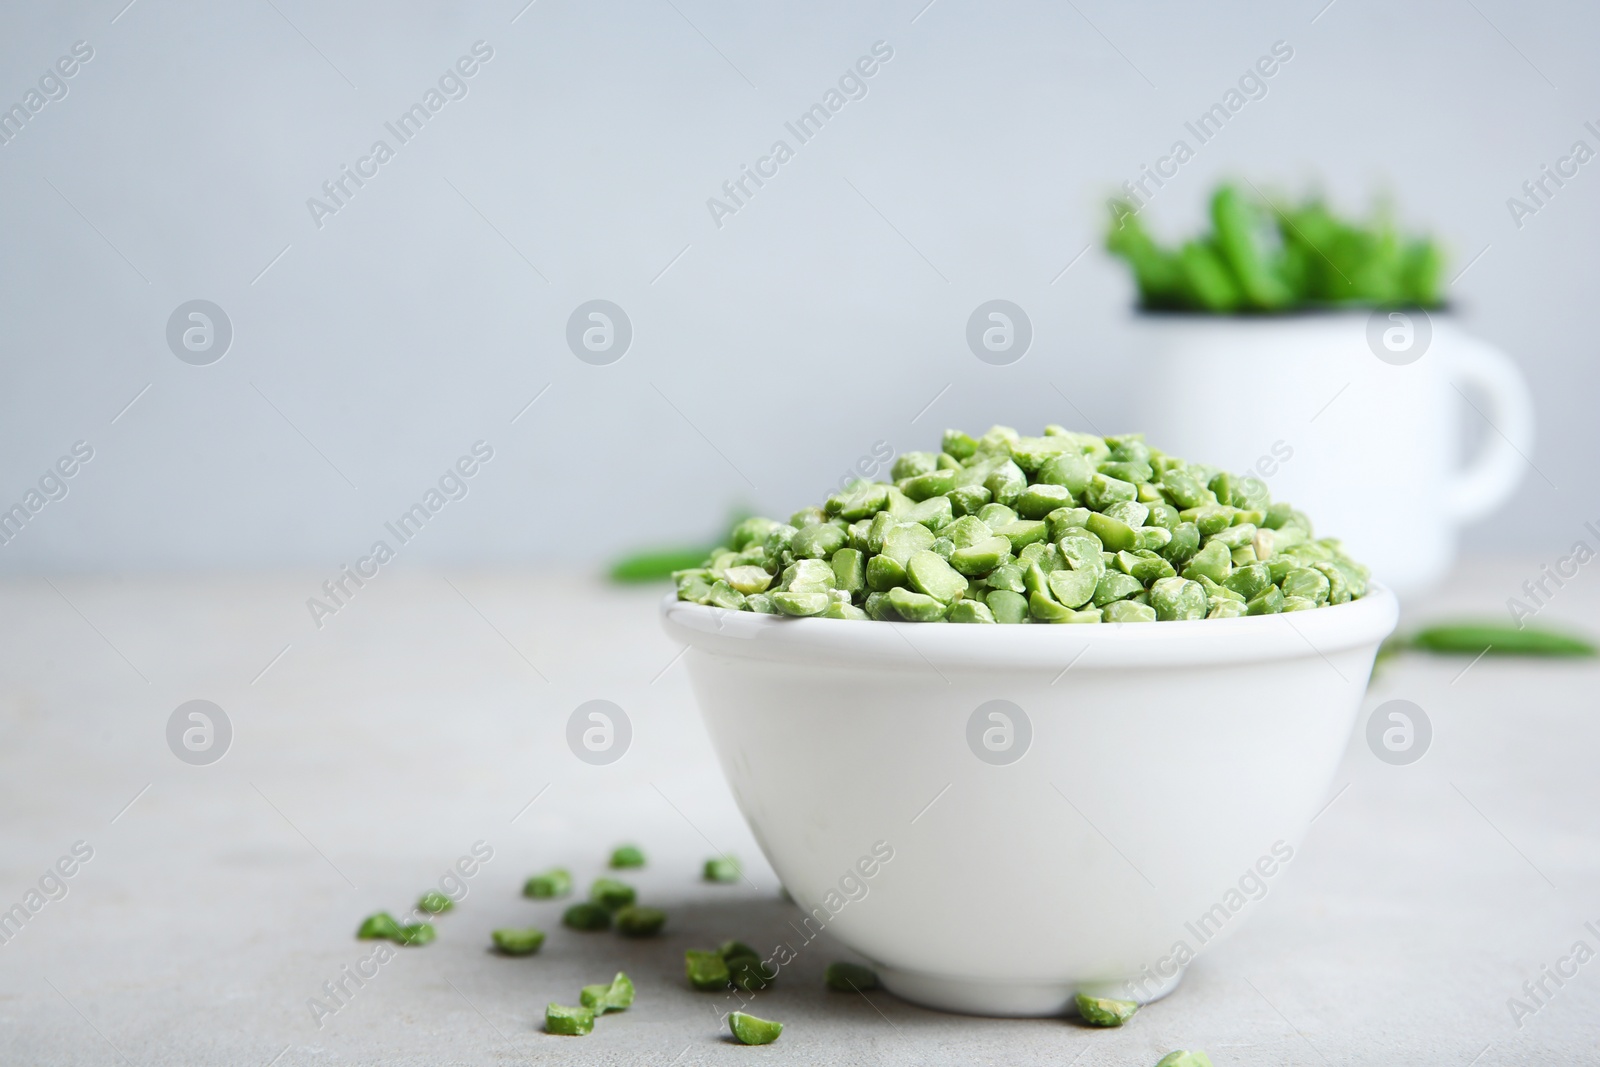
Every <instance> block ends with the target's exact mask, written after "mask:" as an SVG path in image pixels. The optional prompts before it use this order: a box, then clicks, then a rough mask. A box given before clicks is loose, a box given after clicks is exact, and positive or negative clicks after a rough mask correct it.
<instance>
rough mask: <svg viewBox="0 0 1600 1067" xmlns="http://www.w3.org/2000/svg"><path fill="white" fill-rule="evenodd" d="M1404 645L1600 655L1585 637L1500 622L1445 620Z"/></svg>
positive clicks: (1447, 650)
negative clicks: (1455, 621)
mask: <svg viewBox="0 0 1600 1067" xmlns="http://www.w3.org/2000/svg"><path fill="white" fill-rule="evenodd" d="M1403 647H1406V648H1415V649H1420V650H1422V651H1424V652H1437V653H1441V654H1444V655H1460V656H1476V655H1479V654H1480V653H1482V652H1483V651H1485V650H1486V649H1487V650H1488V652H1489V654H1490V655H1502V656H1577V657H1591V656H1595V655H1600V649H1596V648H1595V646H1594V645H1593V644H1591V643H1590V642H1589V641H1587V640H1585V639H1584V638H1582V637H1578V636H1576V635H1574V634H1565V633H1560V632H1558V631H1555V630H1549V629H1543V628H1540V627H1533V626H1524V627H1522V628H1521V629H1518V628H1517V627H1515V626H1502V625H1500V624H1498V623H1470V622H1469V623H1446V624H1442V625H1438V626H1429V627H1426V628H1425V629H1422V630H1418V631H1417V632H1416V633H1415V634H1412V635H1411V637H1410V638H1408V639H1406V640H1405V641H1404V642H1403Z"/></svg>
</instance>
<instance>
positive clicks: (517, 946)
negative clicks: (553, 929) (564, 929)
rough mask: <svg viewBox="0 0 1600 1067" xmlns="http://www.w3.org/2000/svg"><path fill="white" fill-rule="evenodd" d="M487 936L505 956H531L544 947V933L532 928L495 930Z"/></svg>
mask: <svg viewBox="0 0 1600 1067" xmlns="http://www.w3.org/2000/svg"><path fill="white" fill-rule="evenodd" d="M489 936H490V938H492V939H493V941H494V947H495V948H497V949H499V950H500V952H501V953H502V954H503V955H506V956H531V955H533V954H534V953H535V952H538V951H539V949H540V947H541V946H543V945H544V931H543V930H540V929H538V928H537V927H533V926H527V927H522V928H520V929H511V928H504V929H500V930H495V931H494V932H493V933H491V934H490V935H489Z"/></svg>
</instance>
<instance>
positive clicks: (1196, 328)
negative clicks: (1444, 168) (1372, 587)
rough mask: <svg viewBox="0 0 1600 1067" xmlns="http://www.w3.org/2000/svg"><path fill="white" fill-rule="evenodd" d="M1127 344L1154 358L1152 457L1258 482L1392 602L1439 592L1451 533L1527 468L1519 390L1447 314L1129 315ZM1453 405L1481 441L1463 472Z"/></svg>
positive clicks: (1503, 366) (1150, 377) (1507, 363)
mask: <svg viewBox="0 0 1600 1067" xmlns="http://www.w3.org/2000/svg"><path fill="white" fill-rule="evenodd" d="M1138 329H1139V330H1140V331H1141V333H1142V334H1143V335H1144V337H1145V340H1146V341H1148V342H1150V343H1151V344H1150V346H1149V347H1150V348H1153V354H1152V355H1151V356H1150V357H1148V358H1150V359H1152V360H1153V364H1152V365H1149V366H1147V368H1146V377H1145V381H1146V383H1147V388H1146V390H1145V393H1144V397H1145V400H1144V410H1143V412H1142V413H1141V414H1142V416H1143V421H1142V423H1141V426H1142V428H1143V429H1144V430H1145V431H1146V433H1147V435H1148V438H1149V440H1150V442H1151V443H1152V444H1154V445H1156V446H1157V447H1159V448H1161V449H1163V450H1164V451H1168V452H1171V453H1172V454H1174V455H1177V456H1181V457H1183V458H1185V459H1188V460H1192V461H1195V462H1200V463H1207V464H1210V465H1213V466H1219V467H1223V468H1225V469H1228V470H1230V471H1235V472H1237V473H1248V474H1254V475H1256V476H1257V477H1260V478H1261V479H1262V480H1263V481H1265V482H1266V483H1267V485H1268V486H1269V487H1270V488H1271V490H1272V495H1273V498H1274V499H1279V500H1288V501H1289V502H1291V503H1292V504H1294V505H1295V507H1297V508H1299V509H1300V510H1302V511H1304V512H1306V513H1307V514H1308V515H1310V516H1311V518H1312V521H1313V522H1314V523H1315V525H1316V530H1317V533H1318V535H1319V536H1332V537H1338V538H1340V539H1341V540H1342V541H1343V542H1344V543H1345V547H1346V549H1347V550H1348V551H1349V553H1350V554H1351V555H1352V556H1353V557H1354V558H1356V559H1358V560H1361V561H1362V562H1364V563H1366V564H1367V565H1368V566H1370V567H1371V568H1372V570H1373V574H1374V575H1375V576H1376V577H1378V578H1379V579H1381V580H1382V581H1383V582H1384V583H1385V584H1386V585H1388V586H1389V587H1390V588H1392V589H1394V590H1395V591H1396V592H1398V593H1401V594H1406V593H1415V592H1417V591H1419V590H1421V589H1424V588H1426V587H1427V586H1428V585H1429V584H1431V583H1433V582H1435V581H1437V580H1438V579H1439V578H1441V577H1442V576H1443V575H1444V574H1445V572H1446V571H1447V570H1449V568H1450V565H1451V563H1452V561H1453V560H1454V558H1455V553H1456V541H1457V534H1458V531H1459V528H1460V527H1461V526H1462V525H1463V524H1465V523H1468V522H1471V521H1473V520H1475V519H1479V518H1482V517H1483V516H1485V515H1487V514H1488V513H1490V512H1491V511H1493V510H1494V509H1495V508H1496V507H1498V506H1499V505H1500V504H1502V503H1504V502H1505V500H1506V498H1507V497H1509V496H1510V495H1511V493H1512V491H1513V490H1514V489H1515V488H1516V486H1517V484H1518V482H1519V481H1521V479H1522V477H1523V475H1524V473H1525V471H1526V468H1527V466H1528V460H1527V459H1526V458H1525V457H1526V456H1528V455H1530V454H1531V453H1532V449H1533V428H1534V415H1533V400H1532V397H1531V396H1530V394H1529V391H1528V386H1527V382H1526V381H1525V380H1524V378H1523V377H1522V374H1521V372H1520V371H1518V369H1517V367H1516V365H1515V364H1514V363H1512V361H1511V360H1510V359H1509V358H1508V357H1507V356H1505V355H1504V354H1503V353H1501V352H1500V351H1499V350H1498V349H1496V348H1494V347H1492V346H1490V345H1488V344H1486V343H1485V342H1483V341H1480V340H1478V339H1477V338H1475V337H1472V336H1471V335H1470V334H1468V333H1467V332H1466V331H1464V330H1463V329H1462V328H1461V327H1460V326H1459V325H1458V324H1457V323H1455V322H1454V321H1453V320H1452V319H1451V318H1450V317H1449V316H1448V315H1444V314H1433V315H1430V314H1428V313H1426V312H1421V311H1416V310H1407V311H1369V310H1362V311H1349V312H1334V313H1318V314H1307V315H1293V316H1284V317H1281V318H1240V317H1220V316H1204V315H1170V316H1169V315H1143V316H1140V318H1139V321H1138ZM1462 398H1465V399H1466V400H1467V402H1468V403H1470V404H1472V405H1473V406H1474V407H1476V408H1477V410H1478V412H1479V414H1480V415H1481V416H1482V417H1483V419H1484V420H1485V421H1487V422H1488V424H1489V427H1490V428H1489V430H1488V432H1487V433H1486V435H1485V443H1484V445H1483V447H1482V448H1481V450H1480V451H1479V454H1478V455H1477V456H1476V457H1474V458H1473V459H1472V460H1471V461H1470V462H1469V463H1465V464H1463V461H1462V457H1461V456H1460V454H1459V453H1460V451H1461V447H1460V442H1461V438H1462V426H1461V412H1462V411H1463V409H1464V408H1463V405H1462V403H1461V400H1462ZM1469 417H1473V418H1475V417H1476V416H1469Z"/></svg>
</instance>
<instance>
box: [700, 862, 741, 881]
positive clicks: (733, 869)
mask: <svg viewBox="0 0 1600 1067" xmlns="http://www.w3.org/2000/svg"><path fill="white" fill-rule="evenodd" d="M741 874H742V870H741V868H740V866H739V858H738V857H737V856H713V857H712V858H711V859H708V860H706V865H705V871H704V878H705V880H706V881H708V882H719V883H722V884H724V885H727V884H730V883H733V882H737V881H738V880H739V878H740V876H741Z"/></svg>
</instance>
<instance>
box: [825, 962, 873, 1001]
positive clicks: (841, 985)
mask: <svg viewBox="0 0 1600 1067" xmlns="http://www.w3.org/2000/svg"><path fill="white" fill-rule="evenodd" d="M822 981H823V982H824V984H826V985H827V987H828V988H829V989H832V990H834V991H835V992H839V993H859V992H861V991H863V990H867V989H877V988H878V972H877V971H874V970H873V969H872V968H871V967H864V966H862V965H861V964H859V963H848V962H845V961H843V960H841V961H839V962H837V963H830V964H828V969H827V971H825V972H824V973H823V976H822Z"/></svg>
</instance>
